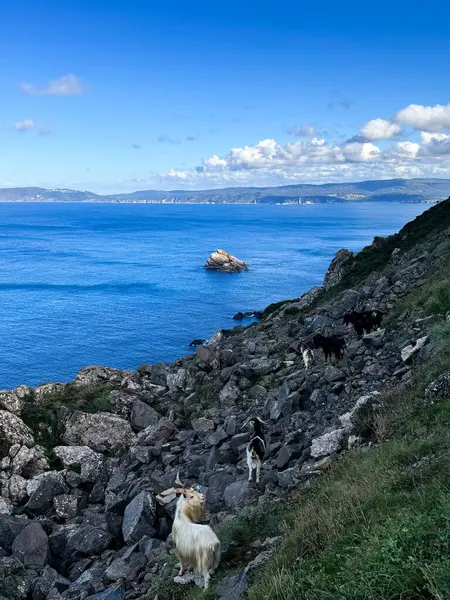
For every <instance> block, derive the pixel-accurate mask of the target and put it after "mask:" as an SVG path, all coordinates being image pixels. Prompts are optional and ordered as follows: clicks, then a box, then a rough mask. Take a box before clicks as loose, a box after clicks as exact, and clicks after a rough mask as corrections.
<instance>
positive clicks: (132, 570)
mask: <svg viewBox="0 0 450 600" xmlns="http://www.w3.org/2000/svg"><path fill="white" fill-rule="evenodd" d="M146 563H147V559H146V558H145V555H144V554H142V553H141V552H133V553H132V554H130V555H126V556H122V557H119V558H115V559H114V560H113V561H112V563H111V564H110V565H109V567H108V568H107V569H106V572H105V576H106V579H107V580H108V581H117V580H118V579H126V580H131V581H133V580H135V579H136V576H137V574H138V573H139V571H140V570H141V569H142V568H143V567H144V566H145V564H146Z"/></svg>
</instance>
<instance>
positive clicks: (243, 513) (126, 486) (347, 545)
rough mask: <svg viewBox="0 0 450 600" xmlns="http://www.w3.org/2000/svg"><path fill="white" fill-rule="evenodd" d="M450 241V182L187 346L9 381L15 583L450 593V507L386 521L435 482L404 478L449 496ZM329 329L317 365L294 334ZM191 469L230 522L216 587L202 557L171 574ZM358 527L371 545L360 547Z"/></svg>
mask: <svg viewBox="0 0 450 600" xmlns="http://www.w3.org/2000/svg"><path fill="white" fill-rule="evenodd" d="M449 256H450V199H449V200H447V201H445V202H442V203H441V204H439V205H436V206H435V207H433V208H431V209H430V210H429V211H427V212H426V213H424V214H423V215H421V216H419V217H418V218H417V219H415V221H413V222H412V223H410V224H408V225H407V226H406V227H405V228H403V229H402V231H401V232H400V233H399V234H396V235H395V236H391V237H389V238H386V239H384V238H377V239H376V240H375V241H374V243H373V244H372V246H370V247H368V248H366V249H364V250H363V251H362V252H361V253H360V254H358V255H353V254H352V253H348V252H343V251H341V252H339V253H338V255H337V256H336V258H335V259H334V260H333V262H332V264H331V265H330V269H329V271H328V273H327V275H326V277H325V281H324V286H323V287H320V288H313V289H312V290H311V291H310V292H308V293H307V294H305V295H304V296H303V297H302V298H300V299H296V300H291V301H287V302H285V303H279V304H277V305H272V306H270V307H268V308H267V309H266V311H265V312H264V315H263V318H262V320H261V321H260V322H259V323H256V324H252V325H250V326H248V327H236V328H234V329H233V330H229V331H217V332H216V334H215V335H214V336H213V337H212V338H211V339H210V340H209V341H208V342H206V343H205V344H203V345H201V346H199V347H198V348H197V350H196V353H195V354H192V355H190V356H187V357H184V358H182V359H179V360H177V361H175V362H174V363H172V364H155V365H142V366H140V367H138V369H137V370H136V371H135V372H132V371H118V370H114V369H109V368H107V367H99V366H93V367H86V368H84V369H82V370H81V371H80V372H79V374H78V376H77V377H76V379H75V381H73V382H72V383H70V384H60V383H48V384H45V385H41V386H39V387H37V388H29V387H27V386H20V387H18V388H16V389H15V390H12V391H3V392H0V461H1V462H0V468H1V472H0V597H1V599H2V600H3V599H4V598H7V599H8V600H19V599H22V598H23V599H26V598H33V600H44V599H45V598H48V599H49V600H62V599H64V600H69V599H71V600H78V599H80V600H81V599H86V598H88V599H94V598H95V599H99V600H100V599H105V600H116V599H124V598H126V599H130V600H131V599H135V598H148V599H149V600H155V599H158V600H165V599H167V600H169V599H171V598H172V599H176V598H184V597H186V598H187V597H189V598H194V597H195V598H196V597H200V596H199V594H201V597H203V598H219V597H220V598H221V600H233V599H234V600H237V599H238V598H239V597H241V596H242V595H243V594H246V593H247V594H248V596H249V598H257V597H258V598H260V597H261V595H263V596H264V597H266V598H271V599H278V598H279V599H280V600H281V599H283V600H295V599H296V598H300V597H304V598H311V599H319V598H320V599H325V598H345V599H348V600H351V599H353V600H354V599H356V598H359V599H361V600H363V599H365V598H400V597H402V598H410V599H413V598H417V599H418V598H430V599H431V598H436V599H438V598H444V597H448V596H446V595H445V593H444V592H445V589H447V591H449V593H450V590H448V586H447V588H445V586H446V585H447V584H446V583H445V582H448V581H449V580H450V579H449V577H447V576H446V575H445V573H447V575H448V574H449V569H450V562H449V561H448V558H447V562H446V563H445V560H444V558H443V559H442V561H444V562H442V561H441V562H439V564H437V563H436V560H438V561H439V560H441V558H440V557H441V556H442V557H445V556H447V557H448V555H449V553H450V523H449V520H448V514H450V511H448V510H444V509H442V510H440V511H438V512H435V511H433V510H431V509H430V510H429V508H425V507H424V508H423V510H421V511H420V515H427V519H428V521H427V523H426V525H425V524H422V528H421V529H420V528H419V526H418V525H417V522H416V521H411V519H410V521H411V522H410V521H408V520H407V517H408V518H410V517H411V514H412V513H413V508H411V514H410V513H409V512H408V514H406V515H405V514H403V513H402V515H401V516H399V515H397V516H396V518H395V519H393V521H392V523H393V524H395V526H397V524H398V523H403V521H402V519H405V523H406V524H405V525H404V527H403V525H402V528H401V529H400V530H398V531H397V530H395V531H394V529H387V530H386V531H388V534H386V536H385V537H383V536H381V533H379V531H380V528H381V527H382V526H383V524H384V520H385V519H386V518H387V516H389V514H390V513H391V512H392V515H394V514H397V513H396V512H395V511H397V512H398V511H400V510H404V509H405V507H406V506H409V505H408V502H409V501H411V507H414V506H415V507H417V506H419V500H420V499H421V501H423V502H424V498H425V497H426V494H425V492H424V493H422V492H421V494H420V496H418V499H417V498H415V497H413V496H406V495H405V494H406V491H408V490H409V492H408V493H410V494H412V491H411V490H413V491H414V493H415V490H417V489H419V488H420V485H422V484H423V485H428V484H430V485H431V483H432V484H433V485H434V486H435V488H436V489H435V488H433V494H432V498H434V501H437V499H440V498H441V496H442V502H444V500H445V499H447V504H446V505H445V506H447V508H450V501H448V489H449V485H450V481H447V480H445V481H444V480H442V481H441V480H439V481H438V475H437V473H438V474H440V475H439V477H447V479H448V473H450V469H449V468H448V466H450V465H449V464H448V462H449V461H448V447H449V445H448V444H449V443H450V439H449V434H448V432H449V431H450V428H449V427H448V425H449V424H450V408H449V409H448V410H447V412H445V410H444V409H445V407H446V406H447V405H446V402H447V401H446V400H442V398H445V397H447V396H450V350H449V340H450V324H449V320H448V318H449V317H448V311H450V295H449V292H448V290H449V284H450V267H449ZM371 308H377V309H380V310H382V311H383V312H384V313H385V319H384V321H383V325H382V328H381V329H380V330H378V331H375V332H372V333H370V334H368V335H365V336H364V337H363V338H362V339H358V338H357V336H356V334H355V332H354V330H353V329H352V328H347V327H345V326H344V325H343V323H342V317H343V314H344V313H345V312H346V311H348V310H352V309H358V310H362V309H371ZM316 332H323V333H333V334H339V335H342V336H343V337H345V340H346V344H347V349H346V353H345V356H344V358H343V359H341V360H339V361H338V362H337V363H336V364H326V363H325V362H324V360H323V355H322V353H321V351H320V350H316V351H315V357H316V364H315V365H314V367H313V368H312V369H311V370H309V371H306V370H305V368H304V366H303V364H302V361H301V356H300V353H299V347H300V344H301V343H302V341H307V340H308V339H310V338H311V336H312V335H314V334H315V333H316ZM193 334H195V332H193ZM447 404H448V402H447ZM418 407H420V410H419V413H417V411H418ZM400 409H401V410H400ZM433 411H434V412H433ZM436 411H437V412H436ZM417 414H419V415H420V418H418V417H417ZM252 415H259V416H261V417H262V418H263V419H264V420H265V421H266V422H267V433H268V436H269V439H270V445H269V452H268V457H267V458H266V460H265V462H264V465H263V471H262V478H261V482H260V484H259V485H257V484H255V483H248V482H247V468H246V462H245V447H246V443H247V441H248V439H249V432H248V431H246V430H241V425H242V424H243V423H244V421H245V420H246V419H247V417H249V416H252ZM423 415H426V416H423ZM433 419H434V420H433ZM439 427H440V429H439ZM430 428H431V429H430ZM430 430H431V433H430ZM418 440H419V441H420V443H419V441H418ZM436 460H439V461H440V462H439V465H440V466H439V468H436V467H435V463H436ZM383 461H384V462H383ZM445 461H447V462H445ZM408 469H409V470H408ZM424 469H425V470H424ZM425 471H426V472H425ZM177 472H179V473H180V477H181V479H182V480H183V482H186V484H191V485H193V486H194V485H195V486H197V487H198V488H200V489H202V490H204V491H205V493H206V499H207V514H206V515H205V521H206V522H209V523H210V524H211V525H212V526H213V528H214V529H215V530H216V531H217V532H218V534H219V537H220V538H221V540H222V546H223V558H222V566H221V568H220V570H219V573H217V574H216V576H215V578H214V583H215V584H217V585H216V587H215V588H213V589H212V590H211V591H210V592H208V593H207V594H204V593H201V592H197V591H196V587H195V585H194V584H195V581H194V582H192V581H191V579H193V578H192V576H189V575H188V576H185V578H184V579H183V580H181V581H179V582H178V583H173V579H174V577H175V575H176V573H177V569H176V567H175V561H174V559H173V557H172V555H171V554H170V531H171V522H172V518H173V515H174V508H175V499H174V497H173V495H170V494H168V495H167V494H163V492H164V491H166V490H167V489H169V488H171V487H172V486H173V484H174V481H175V477H176V475H177ZM430 474H431V475H430ZM430 477H431V479H430ZM399 482H404V486H405V489H403V488H401V489H400V488H398V486H399V485H400V484H399ZM430 482H431V483H430ZM408 486H409V487H408ZM439 486H440V487H439ZM399 489H400V491H399ZM424 489H425V488H424ZM426 489H427V490H428V488H426ZM445 490H447V493H445ZM377 494H378V495H379V496H380V498H378V496H377ZM396 494H397V495H396ZM430 494H431V492H430ZM439 494H441V495H439ZM375 498H377V501H376V502H375ZM389 500H390V501H391V504H389V502H388V501H389ZM442 506H444V504H443V505H442ZM377 511H378V512H377ZM444 514H446V515H447V517H445V518H444V517H443V516H442V515H444ZM433 515H435V520H433ZM372 517H373V519H372ZM371 519H372V520H371ZM383 519H384V520H383ZM361 527H363V530H362V529H361ZM392 527H394V525H392ZM358 528H359V529H358ZM414 528H416V529H414ZM433 528H434V529H433ZM413 530H414V531H416V530H417V531H419V530H420V531H419V533H417V532H416V533H417V535H416V537H414V540H415V541H416V542H417V540H419V541H420V543H416V544H415V545H414V544H412V545H411V547H410V546H408V545H407V544H406V542H404V539H406V538H407V537H408V535H409V533H408V532H411V531H413ZM425 530H426V531H428V532H434V531H436V535H435V538H436V539H435V538H434V537H433V536H432V533H428V534H427V535H426V536H425V534H424V535H423V539H422V537H421V536H420V532H421V531H425ZM361 531H363V533H361ZM374 531H376V532H378V533H379V537H376V536H375V533H374ZM383 531H384V530H383ZM395 532H397V533H395ZM396 535H397V536H400V537H401V540H402V541H401V543H400V542H399V541H398V539H397V537H396ZM358 536H359V538H358ZM374 536H375V537H374ZM380 536H381V537H380ZM385 538H386V540H385ZM358 539H360V540H363V542H357V540H358ZM399 539H400V538H399ZM367 540H370V544H369V543H368V542H367ZM379 540H382V541H383V544H385V545H383V544H381V542H379V543H380V544H381V548H378V546H377V545H376V543H375V542H377V543H378V541H379ZM357 543H361V544H362V546H361V548H363V549H364V551H365V552H366V554H367V553H368V554H367V556H366V554H364V553H363V552H362V550H361V548H360V549H359V550H358V551H357V552H356V554H355V555H352V554H351V551H354V549H355V547H357ZM336 544H337V545H336ZM371 544H372V545H371ZM429 546H430V548H431V549H430V548H429ZM403 548H405V550H404V552H406V554H402V552H403ZM370 551H372V554H370ZM327 552H328V554H327ZM383 553H384V554H383ZM419 554H420V556H419ZM275 555H277V557H275ZM363 555H364V556H366V559H365V562H364V564H360V563H358V560H360V559H361V556H363ZM416 555H417V556H416ZM374 556H376V557H380V556H382V557H383V558H382V559H377V560H379V561H381V562H379V563H378V566H376V562H375V559H374V558H373V557H374ZM422 556H423V560H422V559H421V560H419V558H420V557H422ZM338 557H341V558H340V559H339V558H338ZM417 557H419V558H417ZM430 557H432V558H430ZM357 559H358V560H357ZM372 559H373V560H372ZM391 559H392V569H391ZM416 559H417V562H414V561H416ZM321 561H322V562H321ZM408 561H409V562H408ZM433 561H434V562H433ZM410 563H411V565H410V566H411V568H410V570H409V571H408V569H407V568H406V567H404V565H406V564H410ZM441 563H442V564H441ZM373 565H375V566H373ZM380 565H381V566H380ZM399 565H400V566H401V569H400V567H399ZM369 567H370V568H372V567H373V568H372V571H373V573H372V571H371V573H372V575H373V577H372V575H371V577H372V579H370V580H369V578H368V577H369V575H368V571H367V569H369ZM394 567H395V568H396V569H397V571H394ZM333 569H334V571H333ZM342 569H344V570H343V572H342ZM439 569H440V570H439ZM377 574H378V575H377ZM380 574H381V575H380ZM256 575H258V576H257V577H256ZM376 576H379V577H381V579H382V580H377V579H376ZM339 577H341V579H339ZM194 579H195V578H194ZM349 581H351V583H352V585H351V586H350V588H349ZM183 583H184V584H186V585H182V584H183ZM197 583H198V582H197ZM394 584H395V585H394ZM308 586H309V587H308ZM333 586H335V587H334V588H333ZM336 586H338V587H336ZM346 586H347V587H346ZM358 586H360V587H358ZM383 586H384V587H383ZM389 586H391V587H389ZM392 586H394V587H392ZM395 586H396V587H395ZM318 590H323V591H322V592H319V591H318ZM369 592H370V593H369ZM408 594H409V595H408ZM2 595H3V597H2Z"/></svg>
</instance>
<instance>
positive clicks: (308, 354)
mask: <svg viewBox="0 0 450 600" xmlns="http://www.w3.org/2000/svg"><path fill="white" fill-rule="evenodd" d="M300 352H301V353H302V358H303V363H304V365H305V369H306V370H307V371H308V369H310V368H311V367H312V366H313V364H314V352H313V351H312V350H311V348H308V347H307V346H304V345H303V344H302V345H301V346H300Z"/></svg>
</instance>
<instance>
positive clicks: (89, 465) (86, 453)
mask: <svg viewBox="0 0 450 600" xmlns="http://www.w3.org/2000/svg"><path fill="white" fill-rule="evenodd" d="M54 452H55V454H56V456H57V457H58V458H59V459H60V460H61V462H62V463H63V465H64V466H65V467H66V468H67V469H74V468H76V469H81V472H80V476H81V481H82V482H84V483H87V482H91V483H92V482H95V481H97V480H98V479H99V477H100V475H101V473H102V469H103V456H102V455H101V454H99V453H97V452H94V451H93V450H92V449H91V448H89V446H56V447H55V448H54Z"/></svg>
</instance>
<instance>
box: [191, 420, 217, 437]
mask: <svg viewBox="0 0 450 600" xmlns="http://www.w3.org/2000/svg"><path fill="white" fill-rule="evenodd" d="M191 426H192V429H193V430H194V431H195V432H196V433H210V432H211V431H214V427H215V424H214V421H213V420H212V419H205V417H200V418H199V419H192V421H191Z"/></svg>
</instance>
